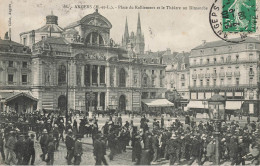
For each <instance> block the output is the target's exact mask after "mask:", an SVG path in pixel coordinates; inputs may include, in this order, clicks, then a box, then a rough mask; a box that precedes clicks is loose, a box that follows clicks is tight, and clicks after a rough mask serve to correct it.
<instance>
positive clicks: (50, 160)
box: [46, 136, 55, 165]
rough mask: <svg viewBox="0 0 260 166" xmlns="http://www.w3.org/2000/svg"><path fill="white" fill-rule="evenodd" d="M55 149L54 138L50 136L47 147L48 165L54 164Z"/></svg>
mask: <svg viewBox="0 0 260 166" xmlns="http://www.w3.org/2000/svg"><path fill="white" fill-rule="evenodd" d="M54 151H55V145H54V138H53V137H52V136H50V137H49V139H48V147H47V159H46V162H47V165H53V163H54Z"/></svg>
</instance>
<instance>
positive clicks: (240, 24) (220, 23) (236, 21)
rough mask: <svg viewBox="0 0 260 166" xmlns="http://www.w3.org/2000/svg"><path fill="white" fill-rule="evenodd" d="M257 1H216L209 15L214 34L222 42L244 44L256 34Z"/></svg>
mask: <svg viewBox="0 0 260 166" xmlns="http://www.w3.org/2000/svg"><path fill="white" fill-rule="evenodd" d="M256 11H257V7H256V0H215V2H214V3H213V4H212V6H211V9H210V13H209V22H210V26H211V28H212V30H213V32H214V33H215V34H216V35H217V36H218V37H219V38H220V39H222V40H225V41H227V42H232V43H239V42H243V41H244V40H245V38H246V37H247V36H248V35H249V34H253V33H255V32H256V29H257V27H256V23H257V17H258V16H257V12H256Z"/></svg>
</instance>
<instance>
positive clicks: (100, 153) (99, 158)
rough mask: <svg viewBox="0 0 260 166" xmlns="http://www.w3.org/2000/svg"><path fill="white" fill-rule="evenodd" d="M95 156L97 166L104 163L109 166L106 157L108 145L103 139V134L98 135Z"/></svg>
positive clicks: (95, 143)
mask: <svg viewBox="0 0 260 166" xmlns="http://www.w3.org/2000/svg"><path fill="white" fill-rule="evenodd" d="M93 155H94V158H95V160H96V165H101V163H102V162H103V164H104V165H108V164H107V161H106V158H105V155H106V145H105V143H104V142H103V141H102V139H101V134H100V133H99V134H97V135H96V141H95V142H94V150H93Z"/></svg>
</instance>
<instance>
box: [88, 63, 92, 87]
mask: <svg viewBox="0 0 260 166" xmlns="http://www.w3.org/2000/svg"><path fill="white" fill-rule="evenodd" d="M89 69H90V81H89V84H90V86H92V65H89Z"/></svg>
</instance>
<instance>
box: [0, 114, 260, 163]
mask: <svg viewBox="0 0 260 166" xmlns="http://www.w3.org/2000/svg"><path fill="white" fill-rule="evenodd" d="M149 119H150V118H147V117H146V116H145V115H142V117H141V120H140V126H139V125H138V126H137V125H135V124H134V122H133V119H131V118H129V121H125V122H123V120H122V117H121V114H118V113H114V114H110V115H108V117H107V121H106V122H105V124H104V125H103V126H100V124H99V121H98V118H96V117H95V116H94V117H91V118H89V117H88V116H82V117H81V118H80V122H79V121H77V119H76V118H75V116H74V115H72V114H70V115H69V117H68V119H67V123H65V122H66V119H65V118H64V117H63V116H61V115H60V114H58V113H49V114H46V113H45V114H44V113H40V112H35V113H28V114H17V113H15V112H9V113H1V114H0V120H1V133H0V152H1V157H2V159H3V161H5V164H8V165H9V164H15V165H34V164H35V156H36V155H40V157H41V160H42V161H45V162H46V164H47V165H53V164H54V161H55V157H54V153H55V152H56V151H57V150H58V149H59V144H60V141H64V143H65V146H66V149H67V154H66V156H64V157H65V158H66V160H67V164H68V165H73V164H74V165H80V163H81V161H82V155H83V153H84V147H83V143H82V139H84V138H85V137H91V138H92V144H93V149H94V150H93V156H94V158H95V164H96V165H101V164H104V165H108V161H107V159H106V157H105V156H106V155H107V157H108V158H109V160H110V161H112V160H114V156H115V155H118V154H120V153H125V152H126V150H127V147H131V149H132V162H134V164H136V165H150V164H158V163H159V162H160V161H162V160H169V163H170V165H173V164H181V165H183V164H188V165H191V164H192V163H193V162H195V161H196V163H197V164H199V165H203V164H205V162H212V163H213V164H216V163H215V161H216V139H215V135H216V133H215V128H216V124H215V123H214V122H213V121H209V120H207V121H200V122H196V121H195V120H194V118H192V117H190V116H186V117H185V121H184V122H181V121H180V120H179V119H178V118H177V119H175V120H174V121H172V120H171V119H172V118H164V116H161V117H160V118H158V117H157V118H154V120H153V122H151V119H150V120H149ZM219 128H220V133H219V139H218V140H219V141H218V142H219V145H220V146H219V157H220V160H221V162H225V161H230V162H231V165H235V164H236V165H239V164H242V165H245V161H246V160H252V162H251V164H255V165H258V164H260V155H259V150H260V136H259V134H260V131H259V129H260V126H259V122H255V121H249V120H248V118H247V123H246V124H245V125H241V124H240V123H239V122H238V121H230V122H228V123H227V122H222V123H221V125H220V126H219ZM36 140H38V141H37V142H39V144H40V147H41V154H36V150H35V145H34V144H35V141H36ZM108 149H109V151H108ZM107 151H108V152H109V153H107ZM122 164H124V163H122Z"/></svg>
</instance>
